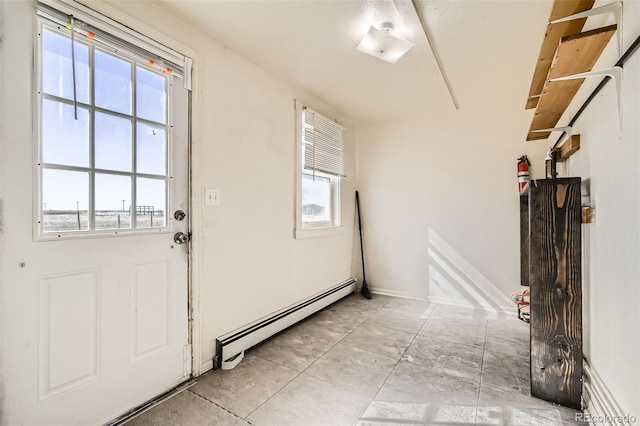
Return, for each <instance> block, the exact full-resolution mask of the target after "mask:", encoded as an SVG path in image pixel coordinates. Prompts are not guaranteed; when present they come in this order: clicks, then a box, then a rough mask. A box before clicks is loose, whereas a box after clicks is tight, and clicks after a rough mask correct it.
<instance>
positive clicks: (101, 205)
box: [95, 173, 131, 229]
mask: <svg viewBox="0 0 640 426" xmlns="http://www.w3.org/2000/svg"><path fill="white" fill-rule="evenodd" d="M95 179H96V183H95V185H96V189H95V200H96V201H95V203H96V204H95V206H96V207H95V209H96V219H95V226H96V229H127V228H131V177H130V176H119V175H108V174H102V173H96V178H95Z"/></svg>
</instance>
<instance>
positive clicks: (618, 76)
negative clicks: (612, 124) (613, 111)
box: [549, 66, 622, 131]
mask: <svg viewBox="0 0 640 426" xmlns="http://www.w3.org/2000/svg"><path fill="white" fill-rule="evenodd" d="M603 75H605V76H608V77H612V78H613V79H614V80H615V81H616V98H617V101H618V121H619V123H620V131H622V67H619V66H615V67H611V68H605V69H601V70H595V71H587V72H581V73H579V74H573V75H565V76H564V77H557V78H552V79H550V80H549V81H563V80H575V79H579V78H587V77H600V76H603Z"/></svg>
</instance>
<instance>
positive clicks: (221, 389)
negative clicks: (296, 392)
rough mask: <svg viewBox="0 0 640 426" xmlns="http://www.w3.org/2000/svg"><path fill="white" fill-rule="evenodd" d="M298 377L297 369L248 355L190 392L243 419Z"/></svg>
mask: <svg viewBox="0 0 640 426" xmlns="http://www.w3.org/2000/svg"><path fill="white" fill-rule="evenodd" d="M297 374H299V373H298V371H296V370H293V369H291V368H288V367H284V366H282V365H280V364H276V363H274V362H272V361H268V360H266V359H264V358H260V357H258V356H256V355H252V354H251V353H250V352H249V353H247V355H246V356H245V357H244V359H243V360H242V361H241V362H240V364H238V366H237V367H235V368H234V369H233V370H216V371H214V372H212V373H210V374H208V375H207V376H206V377H204V378H203V379H202V380H199V381H198V382H197V383H196V384H195V385H194V386H192V387H191V388H189V390H191V391H192V392H194V393H196V394H198V395H200V396H202V397H203V398H206V399H208V400H209V401H212V402H214V403H216V404H218V405H220V406H221V407H222V408H225V409H227V410H229V411H231V412H232V413H234V414H236V415H238V416H240V417H246V416H247V415H248V414H249V413H251V412H252V411H253V410H255V409H256V408H257V407H258V406H260V404H262V403H264V402H265V401H266V400H267V399H269V398H270V397H271V396H273V395H274V394H275V393H276V392H277V391H278V390H280V389H281V388H282V387H284V386H285V385H286V384H287V383H289V381H291V380H292V379H293V378H294V377H295V376H296V375H297Z"/></svg>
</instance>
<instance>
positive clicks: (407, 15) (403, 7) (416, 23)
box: [393, 0, 460, 109]
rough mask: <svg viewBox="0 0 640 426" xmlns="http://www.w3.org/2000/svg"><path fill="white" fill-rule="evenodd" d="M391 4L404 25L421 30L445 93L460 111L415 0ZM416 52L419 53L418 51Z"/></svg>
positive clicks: (404, 0)
mask: <svg viewBox="0 0 640 426" xmlns="http://www.w3.org/2000/svg"><path fill="white" fill-rule="evenodd" d="M393 3H394V5H395V7H396V9H397V10H398V13H400V16H402V19H403V20H404V22H405V25H407V24H408V25H410V26H411V27H414V28H420V29H421V30H422V31H419V32H420V33H422V35H423V36H424V37H421V38H423V41H424V42H426V45H427V47H428V48H429V50H431V54H432V55H433V58H434V59H435V61H436V64H437V65H438V69H439V70H440V75H441V76H442V80H444V84H445V86H446V87H447V91H448V92H449V96H450V97H451V101H452V102H453V106H454V107H455V109H460V106H459V105H458V101H457V99H456V96H455V94H454V93H453V87H452V86H451V82H450V81H449V79H448V78H447V75H446V73H445V72H444V66H443V65H442V61H441V60H440V56H439V55H438V52H437V51H436V49H435V48H434V47H433V43H432V42H431V37H430V36H429V31H428V30H427V25H426V23H425V22H424V20H423V19H422V18H421V17H420V14H419V13H418V7H417V6H416V4H415V0H411V1H407V0H393ZM418 50H419V51H420V49H418ZM421 56H422V55H421Z"/></svg>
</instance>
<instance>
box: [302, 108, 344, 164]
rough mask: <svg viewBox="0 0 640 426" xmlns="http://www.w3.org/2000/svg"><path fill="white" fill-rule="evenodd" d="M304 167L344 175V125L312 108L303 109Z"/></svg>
mask: <svg viewBox="0 0 640 426" xmlns="http://www.w3.org/2000/svg"><path fill="white" fill-rule="evenodd" d="M302 126H303V141H302V145H303V148H304V168H305V169H306V170H314V171H319V172H324V173H329V174H332V175H335V176H345V175H344V127H343V126H341V125H340V124H338V123H336V122H335V121H333V120H330V119H328V118H327V117H325V116H323V115H322V114H319V113H317V112H315V111H314V110H312V109H309V108H306V107H304V108H303V109H302Z"/></svg>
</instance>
